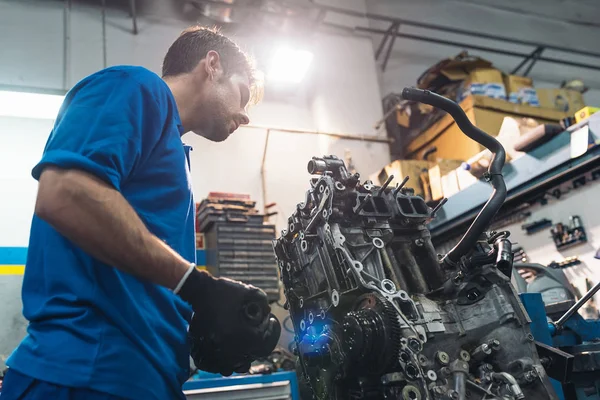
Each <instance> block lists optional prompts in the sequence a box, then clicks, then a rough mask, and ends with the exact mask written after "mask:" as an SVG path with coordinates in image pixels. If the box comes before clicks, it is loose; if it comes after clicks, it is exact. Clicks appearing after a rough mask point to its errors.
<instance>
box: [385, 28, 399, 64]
mask: <svg viewBox="0 0 600 400" xmlns="http://www.w3.org/2000/svg"><path fill="white" fill-rule="evenodd" d="M390 30H393V32H391V34H390V36H391V39H390V44H389V46H388V48H387V51H386V52H385V58H384V59H383V63H382V64H381V70H382V71H385V68H386V67H387V63H388V61H389V59H390V55H391V54H392V49H393V48H394V42H395V41H396V38H397V37H398V33H399V32H400V24H399V23H396V22H395V23H393V24H392V26H391V27H390Z"/></svg>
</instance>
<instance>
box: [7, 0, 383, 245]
mask: <svg viewBox="0 0 600 400" xmlns="http://www.w3.org/2000/svg"><path fill="white" fill-rule="evenodd" d="M74 3H75V4H74V5H73V8H72V11H71V17H70V21H71V23H70V26H71V29H70V37H71V40H70V54H69V57H68V63H67V70H68V75H67V87H71V86H72V85H73V84H75V83H76V82H77V81H79V80H80V79H82V78H84V77H85V76H87V75H88V74H91V73H93V72H95V71H97V70H100V69H102V67H103V65H102V35H101V33H102V27H101V19H100V10H99V9H98V8H91V7H88V6H84V5H81V4H77V2H74ZM330 3H331V1H330ZM341 3H342V4H343V2H341ZM349 5H351V6H352V7H354V9H357V7H358V9H360V8H361V7H362V8H363V9H364V1H363V0H356V1H354V2H353V3H352V4H349ZM62 7H63V5H62V3H61V2H39V1H20V2H14V1H2V0H0V57H1V59H2V62H1V63H0V84H7V85H19V86H32V87H41V88H53V89H60V88H62V87H63V66H64V64H63V8H62ZM138 24H139V29H140V33H139V35H137V36H135V35H133V34H131V33H130V30H131V20H130V19H129V18H128V17H127V15H126V14H125V13H122V12H119V11H116V10H108V12H107V26H106V49H107V54H106V58H107V64H108V65H109V66H110V65H118V64H134V65H142V66H145V67H147V68H149V69H151V70H153V71H155V72H157V73H160V67H161V62H162V57H163V55H164V53H165V52H166V50H167V48H168V46H169V45H170V43H171V42H172V41H173V40H174V39H175V38H176V37H177V35H178V34H179V32H180V31H181V30H182V29H183V28H185V27H186V26H187V25H188V24H187V23H185V22H182V21H176V20H169V19H166V20H158V19H157V18H156V17H153V18H144V17H143V16H142V17H140V18H139V21H138ZM255 40H256V39H253V38H244V37H242V38H239V41H240V42H241V43H242V45H243V47H245V48H253V47H256V46H255V45H256V43H254V42H253V41H255ZM312 43H313V44H314V48H313V50H314V53H315V62H314V65H313V68H312V71H311V75H310V76H309V78H310V85H308V86H309V87H310V90H308V91H306V90H305V91H303V93H301V94H300V95H298V96H295V97H293V98H290V99H285V100H278V99H277V98H275V99H273V96H266V100H265V101H264V102H263V103H261V104H259V105H258V106H256V107H254V108H253V109H251V111H250V117H251V120H252V121H251V123H252V124H253V125H262V126H274V127H280V128H288V129H307V130H320V131H334V132H342V133H347V134H361V135H365V134H367V135H368V134H373V135H376V134H377V135H379V137H384V136H385V134H384V133H383V132H379V133H376V132H374V131H373V128H372V127H373V125H374V123H375V122H376V121H377V120H378V119H379V118H381V114H382V111H381V105H380V99H381V95H380V92H379V89H378V81H377V72H376V67H375V63H374V61H373V50H372V43H371V41H370V40H369V39H368V38H365V37H351V36H348V35H341V34H335V33H328V34H324V33H319V34H317V35H316V36H315V37H314V38H312ZM349 83H351V84H349ZM307 84H308V82H307ZM266 90H267V91H268V90H269V88H268V87H267V88H266ZM305 92H306V93H305ZM50 128H51V122H50V121H27V120H17V119H14V118H6V119H2V120H0V151H1V152H2V157H1V159H2V161H0V162H1V163H2V164H3V165H5V166H7V167H8V168H3V169H2V172H1V173H0V183H2V182H8V183H9V184H8V185H3V188H10V193H15V196H14V197H13V196H11V197H10V198H5V197H2V198H0V202H1V203H0V221H1V223H2V225H4V223H7V224H9V223H10V226H11V230H10V231H6V230H0V246H8V245H9V243H10V245H12V246H26V245H27V240H28V231H29V222H28V220H29V218H30V216H31V211H32V201H33V200H32V199H33V195H34V193H35V182H34V181H33V179H32V178H31V177H30V175H29V172H30V170H31V167H32V166H33V165H34V164H35V162H36V161H37V160H38V159H39V157H40V155H41V150H42V149H43V145H44V142H45V140H46V138H47V135H48V133H49V132H50ZM15 138H16V139H15ZM265 138H266V131H265V130H257V129H240V130H239V132H236V133H235V134H234V135H233V136H232V137H231V138H230V139H229V140H227V141H226V142H224V143H218V144H217V143H211V142H209V141H207V140H204V139H203V138H200V137H197V136H194V134H193V133H190V134H187V135H186V136H184V141H186V142H187V143H189V144H191V145H193V146H194V151H193V153H192V168H193V172H192V177H193V180H194V182H193V184H194V193H195V195H196V197H197V199H198V200H199V199H201V198H202V197H204V196H205V195H206V194H207V193H208V192H209V191H232V192H244V193H250V194H251V195H252V197H253V198H254V199H256V200H257V201H258V206H259V207H262V190H261V179H260V167H261V165H260V164H261V160H262V156H263V150H264V144H265ZM24 143H27V144H28V146H23V144H24ZM347 149H348V150H351V151H352V156H353V160H354V162H355V164H356V165H357V168H358V170H360V171H364V175H368V174H370V173H371V172H373V171H375V170H376V169H378V168H380V167H382V166H383V165H385V164H386V163H387V162H389V155H388V150H387V145H386V144H383V143H372V144H367V145H365V144H364V143H362V142H356V141H351V140H339V139H336V140H332V139H331V138H326V137H322V136H317V135H298V134H290V133H281V132H277V131H273V132H272V134H271V138H270V140H269V151H268V154H267V159H266V170H267V192H268V196H269V198H268V201H269V202H277V203H278V204H279V206H280V210H281V211H283V212H284V213H285V214H288V213H290V212H292V211H293V209H294V207H295V204H296V203H298V202H300V201H301V200H302V198H303V192H304V190H305V189H306V188H307V187H308V179H309V176H308V174H307V173H306V170H305V167H306V163H307V162H308V160H309V159H310V157H312V156H315V155H323V154H330V153H337V154H338V155H340V156H343V155H344V151H345V150H347ZM17 193H18V195H16V194H17ZM279 221H284V218H283V216H280V217H279V218H277V221H275V220H274V222H279Z"/></svg>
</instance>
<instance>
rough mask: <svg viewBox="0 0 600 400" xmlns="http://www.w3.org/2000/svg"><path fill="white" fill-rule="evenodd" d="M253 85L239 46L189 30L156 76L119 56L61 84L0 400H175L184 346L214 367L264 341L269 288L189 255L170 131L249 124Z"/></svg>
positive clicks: (184, 366)
mask: <svg viewBox="0 0 600 400" xmlns="http://www.w3.org/2000/svg"><path fill="white" fill-rule="evenodd" d="M255 88H256V80H255V78H254V74H253V69H252V64H251V62H250V61H249V59H248V58H247V57H246V55H245V54H244V53H243V52H242V51H241V50H240V49H239V47H238V46H237V45H236V44H234V43H233V42H232V41H231V40H229V39H228V38H226V37H225V36H223V35H222V34H221V33H219V32H217V31H214V30H210V29H206V28H202V27H194V28H190V29H188V30H186V31H184V32H183V33H182V34H181V35H180V36H179V38H178V39H177V40H176V41H175V42H174V43H173V44H172V46H171V47H170V48H169V50H168V52H167V54H166V56H165V59H164V63H163V71H162V79H161V77H159V76H158V75H156V74H154V73H152V72H150V71H149V70H146V69H144V68H141V67H134V66H117V67H111V68H108V69H104V70H102V71H100V72H97V73H95V74H93V75H91V76H89V77H87V78H85V79H83V80H82V81H81V82H79V83H77V84H76V85H75V86H74V87H73V88H72V89H71V90H70V91H69V93H68V94H67V95H66V98H65V100H64V103H63V105H62V107H61V109H60V111H59V114H58V116H57V119H56V122H55V125H54V129H53V130H52V132H51V134H50V137H49V139H48V142H47V144H46V148H45V150H44V153H43V155H42V158H41V161H40V162H39V163H38V164H37V165H36V166H35V167H34V168H33V171H32V175H33V177H34V178H35V179H37V180H38V181H39V186H38V194H37V200H36V205H35V213H34V216H33V221H32V226H31V236H30V242H29V250H28V256H27V264H26V269H25V276H24V280H23V291H22V299H23V314H24V316H25V317H26V318H27V320H28V321H29V326H28V335H27V336H26V337H25V339H24V340H23V341H22V342H21V344H20V345H19V347H18V348H17V349H16V350H15V351H14V353H13V354H12V355H11V357H10V358H9V359H8V361H7V365H8V366H9V369H8V372H7V373H6V376H5V378H4V382H3V385H4V387H3V391H2V394H1V398H2V400H13V399H58V400H62V399H65V400H66V399H69V400H72V399H92V400H95V399H120V398H130V399H161V400H163V399H176V398H184V396H183V394H182V390H181V387H182V384H183V382H185V381H186V380H187V379H188V378H189V373H190V371H189V370H190V361H189V356H190V345H191V356H192V358H193V360H194V363H195V364H196V366H197V367H198V368H200V369H203V370H206V371H210V372H218V373H221V374H223V375H231V374H232V373H233V372H234V371H235V372H245V371H247V370H248V369H249V367H250V362H252V361H253V359H256V358H257V357H258V356H259V355H260V354H261V353H266V354H264V355H267V354H269V353H270V351H271V350H272V349H273V347H275V344H276V342H277V340H278V337H279V329H280V328H279V323H278V322H277V320H276V319H273V318H272V317H269V313H270V308H269V305H268V302H267V297H266V294H265V293H264V292H263V291H261V290H259V289H257V288H255V287H253V286H249V285H244V284H242V283H240V282H237V281H232V280H227V279H221V278H214V277H212V276H211V275H210V274H208V273H206V272H202V271H200V270H198V269H197V268H196V267H195V264H194V262H195V237H194V235H195V231H194V219H195V204H194V201H193V198H192V190H191V180H190V171H189V167H190V165H189V147H187V146H185V145H183V143H182V140H181V136H182V135H183V134H184V133H186V132H189V131H193V132H194V133H196V134H198V135H201V136H203V137H205V138H207V139H209V140H212V141H215V142H220V141H223V140H225V139H226V138H227V137H228V136H229V135H230V134H231V133H233V131H235V130H236V129H237V128H238V127H239V126H240V125H242V124H247V123H248V116H247V114H246V107H247V104H248V102H249V100H250V98H251V97H252V96H253V93H254V89H255ZM223 156H224V157H227V155H223ZM201 172H202V173H204V172H208V171H201ZM248 306H251V311H250V315H251V316H252V317H253V318H252V319H250V318H246V317H245V316H246V315H248V313H244V312H243V310H246V311H248V308H247V307H248ZM192 315H193V316H192ZM188 326H189V332H188Z"/></svg>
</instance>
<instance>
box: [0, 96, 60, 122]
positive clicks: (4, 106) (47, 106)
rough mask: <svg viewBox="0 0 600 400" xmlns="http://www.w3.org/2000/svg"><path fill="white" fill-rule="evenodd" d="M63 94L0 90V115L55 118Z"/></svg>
mask: <svg viewBox="0 0 600 400" xmlns="http://www.w3.org/2000/svg"><path fill="white" fill-rule="evenodd" d="M64 98H65V96H59V95H55V94H41V93H26V92H9V91H3V90H0V116H4V117H20V118H39V119H56V116H57V114H58V110H60V106H61V105H62V102H63V100H64Z"/></svg>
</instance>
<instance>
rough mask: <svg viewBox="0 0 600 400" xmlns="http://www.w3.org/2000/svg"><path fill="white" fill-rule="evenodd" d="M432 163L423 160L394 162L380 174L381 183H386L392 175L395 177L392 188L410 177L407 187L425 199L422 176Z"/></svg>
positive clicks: (391, 184)
mask: <svg viewBox="0 0 600 400" xmlns="http://www.w3.org/2000/svg"><path fill="white" fill-rule="evenodd" d="M431 165H432V163H430V162H429V161H421V160H396V161H392V162H391V163H389V164H388V165H386V166H385V167H383V169H382V170H381V172H380V173H379V176H378V178H379V182H381V183H383V182H385V181H386V180H387V179H388V177H389V176H390V175H394V179H393V180H392V182H391V183H390V187H394V186H396V184H397V183H400V182H402V180H403V179H404V177H406V176H408V177H410V179H409V180H408V182H407V183H406V185H405V187H408V188H411V189H413V190H414V191H415V195H417V196H421V197H423V196H424V195H425V191H424V190H423V184H422V183H421V174H422V173H423V171H428V170H429V167H431Z"/></svg>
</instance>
